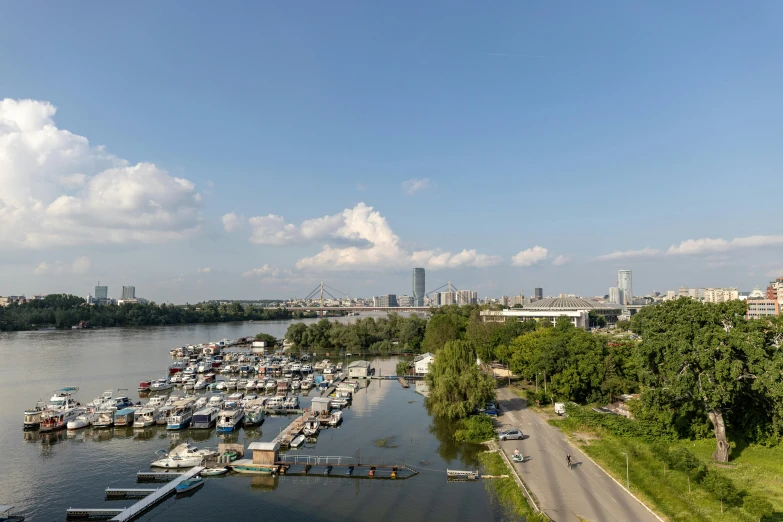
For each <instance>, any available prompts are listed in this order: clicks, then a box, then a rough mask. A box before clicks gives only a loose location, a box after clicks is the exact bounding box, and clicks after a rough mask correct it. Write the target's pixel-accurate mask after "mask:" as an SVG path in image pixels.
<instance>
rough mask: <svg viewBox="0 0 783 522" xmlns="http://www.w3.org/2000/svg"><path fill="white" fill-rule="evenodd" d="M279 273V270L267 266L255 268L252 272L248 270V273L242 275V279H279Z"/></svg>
mask: <svg viewBox="0 0 783 522" xmlns="http://www.w3.org/2000/svg"><path fill="white" fill-rule="evenodd" d="M278 273H279V272H278V270H277V268H273V267H271V266H269V265H267V264H265V265H264V266H262V267H261V268H254V269H252V270H248V271H247V272H245V273H243V274H242V277H277V274H278Z"/></svg>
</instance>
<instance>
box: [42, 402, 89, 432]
mask: <svg viewBox="0 0 783 522" xmlns="http://www.w3.org/2000/svg"><path fill="white" fill-rule="evenodd" d="M65 404H66V405H65V406H63V407H62V408H59V409H52V410H45V411H44V412H43V415H41V426H40V428H39V429H40V430H41V431H42V432H46V431H55V430H63V429H65V428H67V427H68V423H69V422H71V421H73V420H76V418H77V417H78V416H79V415H81V414H82V413H84V409H83V408H74V407H72V406H71V405H70V402H66V403H65Z"/></svg>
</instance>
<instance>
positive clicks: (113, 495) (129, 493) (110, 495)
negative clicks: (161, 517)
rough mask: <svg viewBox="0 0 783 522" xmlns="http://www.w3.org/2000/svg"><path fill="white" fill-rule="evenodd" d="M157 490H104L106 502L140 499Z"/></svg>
mask: <svg viewBox="0 0 783 522" xmlns="http://www.w3.org/2000/svg"><path fill="white" fill-rule="evenodd" d="M157 490H158V488H106V500H122V499H125V498H142V497H146V496H147V495H152V494H153V493H155V492H156V491H157Z"/></svg>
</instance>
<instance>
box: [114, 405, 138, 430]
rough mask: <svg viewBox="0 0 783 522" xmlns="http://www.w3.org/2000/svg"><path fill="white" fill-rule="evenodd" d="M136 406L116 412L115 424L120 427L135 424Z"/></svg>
mask: <svg viewBox="0 0 783 522" xmlns="http://www.w3.org/2000/svg"><path fill="white" fill-rule="evenodd" d="M135 413H136V408H123V409H121V410H117V411H116V412H114V425H115V426H116V427H119V428H123V427H125V426H133V417H134V414H135Z"/></svg>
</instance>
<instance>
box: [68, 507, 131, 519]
mask: <svg viewBox="0 0 783 522" xmlns="http://www.w3.org/2000/svg"><path fill="white" fill-rule="evenodd" d="M122 512H123V510H122V509H106V508H96V509H90V508H84V509H79V508H68V509H67V510H66V511H65V519H66V520H76V519H81V520H89V519H103V520H105V519H107V518H111V517H113V516H116V515H119V514H120V513H122Z"/></svg>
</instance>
